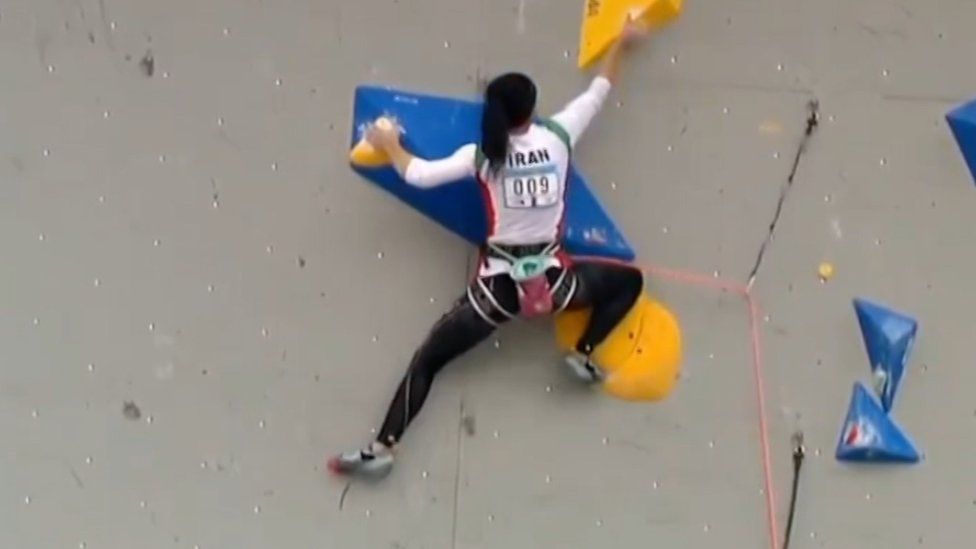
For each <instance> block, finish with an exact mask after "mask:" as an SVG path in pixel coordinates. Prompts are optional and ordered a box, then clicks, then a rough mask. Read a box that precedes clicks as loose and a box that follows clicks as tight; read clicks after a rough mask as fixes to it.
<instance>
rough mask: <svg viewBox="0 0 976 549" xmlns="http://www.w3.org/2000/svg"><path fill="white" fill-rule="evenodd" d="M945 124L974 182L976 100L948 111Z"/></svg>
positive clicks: (975, 165) (975, 166)
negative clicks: (950, 131) (946, 123)
mask: <svg viewBox="0 0 976 549" xmlns="http://www.w3.org/2000/svg"><path fill="white" fill-rule="evenodd" d="M946 122H948V123H949V128H950V129H951V130H952V135H953V136H954V137H955V138H956V143H958V144H959V150H960V151H962V156H963V158H964V159H965V160H966V165H967V166H969V173H970V174H971V175H972V176H973V180H974V181H976V99H974V100H972V101H970V102H968V103H965V104H963V105H960V106H958V107H956V108H955V109H953V110H951V111H949V112H948V113H947V114H946Z"/></svg>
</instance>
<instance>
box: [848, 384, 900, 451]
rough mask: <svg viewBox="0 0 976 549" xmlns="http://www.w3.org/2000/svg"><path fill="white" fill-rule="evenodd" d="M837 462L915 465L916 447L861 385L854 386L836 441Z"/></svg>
mask: <svg viewBox="0 0 976 549" xmlns="http://www.w3.org/2000/svg"><path fill="white" fill-rule="evenodd" d="M836 456H837V459H838V460H840V461H862V462H896V463H916V462H918V461H919V454H918V450H917V449H916V448H915V443H914V442H912V440H911V439H910V438H909V437H908V435H907V434H905V432H904V431H903V430H902V429H901V427H899V426H898V424H896V423H895V422H894V420H893V419H891V417H890V416H888V415H887V414H886V413H885V411H884V410H882V409H881V405H880V404H879V403H878V401H877V400H875V398H874V396H873V395H872V394H871V393H870V391H869V389H868V388H867V387H865V386H864V384H863V383H861V382H857V383H855V384H854V393H853V395H852V396H851V403H850V406H849V408H848V410H847V418H846V419H845V420H844V427H843V429H842V430H841V434H840V440H838V441H837V453H836Z"/></svg>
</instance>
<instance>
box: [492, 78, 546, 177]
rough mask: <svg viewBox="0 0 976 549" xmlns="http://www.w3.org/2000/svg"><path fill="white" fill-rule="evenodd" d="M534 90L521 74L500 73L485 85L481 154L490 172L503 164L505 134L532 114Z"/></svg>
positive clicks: (505, 153) (534, 98) (506, 145)
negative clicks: (487, 163) (486, 160)
mask: <svg viewBox="0 0 976 549" xmlns="http://www.w3.org/2000/svg"><path fill="white" fill-rule="evenodd" d="M535 101H536V87H535V83H533V82H532V80H531V79H530V78H529V77H528V76H526V75H524V74H521V73H507V74H503V75H501V76H499V77H497V78H495V79H494V80H492V81H491V82H489V83H488V87H487V88H486V89H485V106H484V111H483V112H482V115H481V152H482V153H484V155H485V157H486V158H487V159H488V162H489V166H490V168H491V170H492V171H495V170H498V169H499V168H500V167H501V166H503V165H504V163H505V157H506V156H507V155H508V134H509V132H510V131H511V130H512V129H514V128H517V127H519V126H521V125H522V124H524V123H525V122H526V121H528V119H529V117H530V116H532V113H533V112H534V111H535Z"/></svg>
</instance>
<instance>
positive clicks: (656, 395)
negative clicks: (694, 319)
mask: <svg viewBox="0 0 976 549" xmlns="http://www.w3.org/2000/svg"><path fill="white" fill-rule="evenodd" d="M589 317H590V311H589V309H583V310H578V311H566V312H563V313H560V314H559V315H557V316H556V341H557V343H558V345H559V347H560V349H562V350H565V351H567V352H568V351H572V350H573V349H575V347H576V342H577V341H578V340H579V337H580V336H581V335H582V334H583V330H584V329H585V327H586V323H587V321H588V320H589ZM681 349H682V346H681V328H680V326H679V325H678V320H677V319H676V318H675V316H674V315H673V314H672V313H671V311H669V310H668V309H667V308H665V307H664V305H662V304H661V303H659V302H657V301H654V300H652V299H651V298H650V297H649V296H648V295H647V294H644V293H642V294H641V296H640V298H638V300H637V302H636V303H635V304H634V307H633V308H632V309H631V310H630V312H629V313H628V314H627V316H626V317H624V319H623V320H622V321H621V322H620V324H619V325H618V326H617V327H616V328H614V330H613V331H612V332H611V333H610V335H609V336H608V337H607V339H606V340H604V342H603V343H602V344H600V345H599V346H598V347H597V348H596V349H595V350H594V352H593V356H592V357H591V358H592V360H593V362H594V363H596V365H597V366H599V367H600V368H601V369H602V370H603V371H604V372H605V373H606V375H607V377H606V380H605V381H604V383H603V389H604V391H606V392H607V393H608V394H610V395H612V396H614V397H616V398H620V399H623V400H628V401H659V400H662V399H664V398H665V397H667V396H668V395H669V394H671V392H672V390H673V389H674V386H675V384H676V383H677V379H678V374H679V373H680V371H681V357H682V352H681Z"/></svg>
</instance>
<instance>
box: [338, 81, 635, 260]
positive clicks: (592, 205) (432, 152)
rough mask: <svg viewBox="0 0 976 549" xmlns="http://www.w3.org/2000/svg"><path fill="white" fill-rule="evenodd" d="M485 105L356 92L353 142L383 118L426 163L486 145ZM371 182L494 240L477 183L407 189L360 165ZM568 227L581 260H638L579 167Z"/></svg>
mask: <svg viewBox="0 0 976 549" xmlns="http://www.w3.org/2000/svg"><path fill="white" fill-rule="evenodd" d="M481 108H482V107H481V103H480V102H475V101H466V100H459V99H452V98H447V97H438V96H432V95H421V94H416V93H410V92H404V91H398V90H395V89H392V88H382V87H372V86H360V87H358V88H356V95H355V104H354V108H353V128H352V142H351V145H352V146H355V144H356V143H358V142H359V140H360V139H361V138H362V135H363V130H364V129H365V127H366V126H367V125H368V124H369V123H371V122H373V121H374V120H376V118H378V117H380V116H389V117H391V118H395V119H396V120H397V121H398V122H399V123H400V125H401V126H403V128H404V129H405V135H404V136H403V143H404V146H405V147H406V148H407V149H408V150H410V151H411V152H413V153H414V154H417V155H418V156H421V157H424V158H441V157H444V156H448V155H450V154H451V153H453V152H454V151H455V150H457V148H458V147H460V146H462V145H464V144H465V143H472V142H478V141H479V139H480V135H479V127H480V122H481ZM353 169H354V170H355V171H356V172H357V173H359V174H360V175H362V176H363V177H365V178H366V179H367V180H369V181H371V182H373V183H375V184H376V185H379V186H380V187H382V188H383V189H385V190H386V191H388V192H390V193H391V194H393V195H394V196H396V197H397V198H399V199H400V200H402V201H403V202H405V203H406V204H409V205H410V206H412V207H413V208H415V209H416V210H418V211H419V212H421V213H422V214H424V215H426V216H427V217H429V218H431V219H433V220H434V221H436V222H437V223H439V224H440V225H441V226H443V227H445V228H446V229H448V230H450V231H452V232H454V233H455V234H457V235H458V236H460V237H461V238H463V239H465V240H467V241H468V242H471V243H472V244H474V245H476V246H478V245H481V244H483V243H484V240H485V238H486V235H487V232H488V227H487V212H486V211H485V204H484V198H483V196H482V191H481V189H480V188H479V186H478V184H477V182H476V181H475V180H474V179H473V178H467V179H465V180H463V181H458V182H457V183H453V184H450V185H442V186H440V187H436V188H434V189H418V188H415V187H412V186H410V185H407V184H406V183H405V182H403V180H402V179H401V178H400V176H399V175H398V174H397V173H396V171H395V170H394V169H393V168H392V167H380V168H368V167H361V166H356V165H353ZM567 201H568V204H567V209H566V221H565V248H566V251H567V252H569V253H570V254H573V255H593V256H601V257H609V258H614V259H622V260H625V261H630V260H633V259H634V255H635V254H634V251H633V249H632V248H631V247H630V244H629V243H628V242H627V240H626V239H625V238H624V236H623V234H622V233H621V232H620V230H619V229H618V228H617V225H616V224H615V223H614V222H613V220H612V219H611V218H610V216H609V215H608V214H607V212H606V211H605V210H604V208H603V206H602V205H601V204H600V202H599V200H598V199H597V198H596V196H595V195H594V194H593V193H592V191H591V190H590V188H589V186H588V185H587V183H586V181H585V180H584V179H583V177H582V176H581V175H580V173H579V172H578V171H577V170H576V169H575V168H574V169H572V171H571V173H570V178H569V190H568V192H567Z"/></svg>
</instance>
